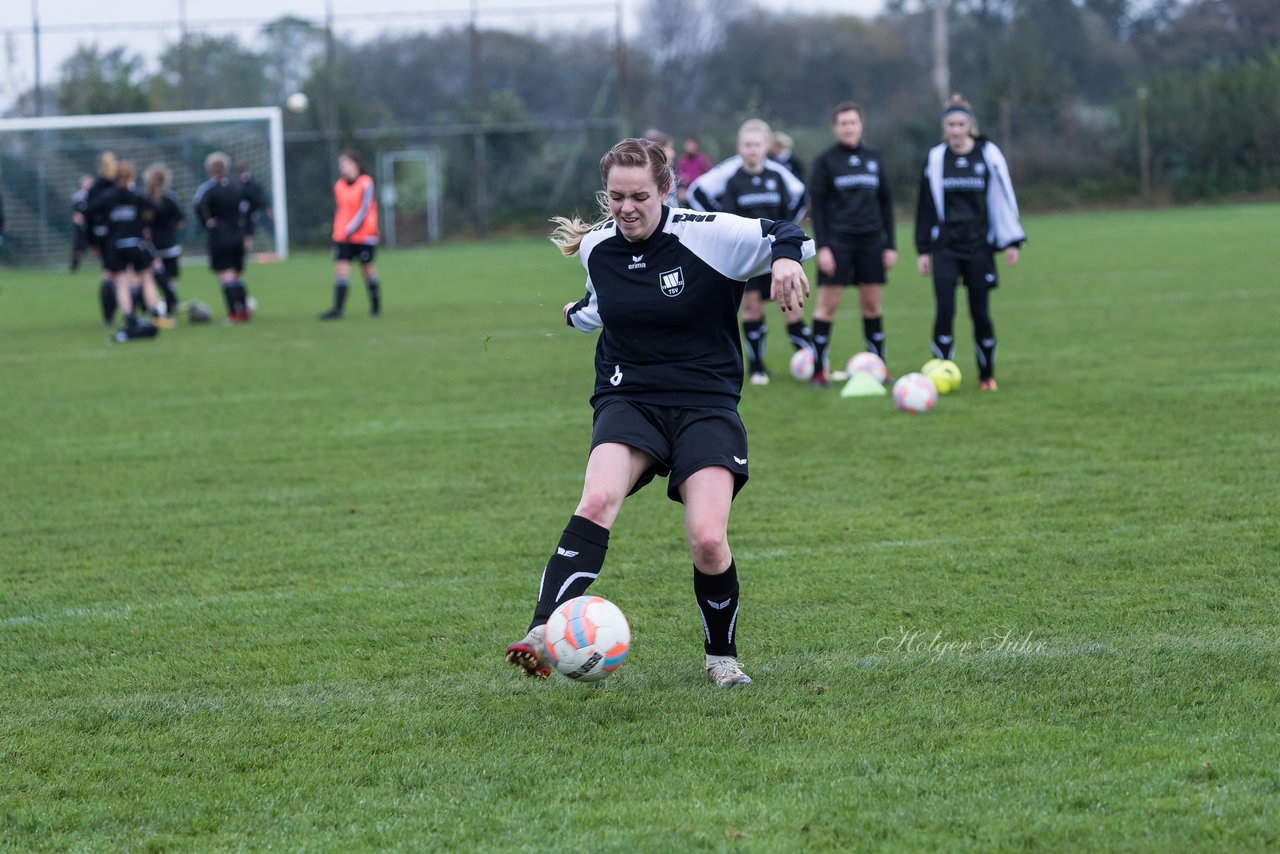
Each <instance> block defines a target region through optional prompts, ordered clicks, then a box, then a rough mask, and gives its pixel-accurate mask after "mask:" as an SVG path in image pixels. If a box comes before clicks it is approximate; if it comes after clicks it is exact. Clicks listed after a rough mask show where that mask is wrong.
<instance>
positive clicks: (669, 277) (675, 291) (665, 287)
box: [658, 267, 684, 297]
mask: <svg viewBox="0 0 1280 854" xmlns="http://www.w3.org/2000/svg"><path fill="white" fill-rule="evenodd" d="M658 285H659V287H661V288H662V292H663V293H664V294H666V295H667V296H669V297H678V296H680V294H681V293H682V292H683V291H684V270H683V269H682V268H680V267H676V268H675V269H674V270H668V271H667V272H665V273H663V274H662V275H660V276H659V277H658Z"/></svg>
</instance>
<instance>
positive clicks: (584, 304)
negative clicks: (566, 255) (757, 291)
mask: <svg viewBox="0 0 1280 854" xmlns="http://www.w3.org/2000/svg"><path fill="white" fill-rule="evenodd" d="M579 253H580V255H581V257H582V265H583V267H585V268H586V271H587V293H586V296H584V297H583V298H582V299H581V300H579V301H578V303H577V304H576V305H574V306H572V307H571V308H570V310H569V316H568V320H569V323H570V324H572V325H573V326H574V327H575V328H577V329H579V330H581V331H583V332H591V331H594V330H596V329H599V330H600V339H599V341H598V342H597V344H596V360H595V362H596V384H595V393H594V394H593V395H592V398H591V402H592V404H593V405H598V404H599V403H600V402H602V401H603V400H607V399H610V398H613V397H623V398H627V399H634V400H637V401H642V402H646V403H652V404H656V405H660V406H709V407H717V406H718V407H730V408H732V407H735V406H737V402H738V397H739V395H740V394H741V391H742V344H741V342H740V340H739V337H738V305H739V303H740V302H741V301H742V291H743V283H744V282H746V280H747V279H750V278H752V277H753V276H759V275H762V274H764V273H766V272H768V271H769V269H770V267H771V266H772V264H773V261H774V260H775V259H778V258H791V259H794V260H796V261H805V260H808V259H809V258H812V257H813V255H814V246H813V241H812V240H810V239H808V237H807V236H806V235H805V233H804V232H803V231H801V230H800V228H799V226H796V225H795V224H793V223H790V222H785V221H782V220H756V219H746V218H744V217H739V216H734V215H732V214H725V213H713V214H705V213H696V212H694V211H690V210H683V209H679V208H668V207H666V206H663V209H662V220H661V222H660V223H659V225H658V227H657V229H656V230H655V231H654V233H653V234H652V235H650V236H649V237H648V239H646V240H643V241H639V242H636V243H632V242H630V241H628V240H627V239H626V238H625V237H623V236H622V235H621V234H620V233H618V231H617V229H616V227H615V224H614V221H613V220H608V221H606V222H603V223H601V224H600V225H597V226H596V227H595V228H594V229H592V231H591V232H589V233H588V234H587V235H586V236H585V237H584V238H583V241H582V244H581V247H580V249H579Z"/></svg>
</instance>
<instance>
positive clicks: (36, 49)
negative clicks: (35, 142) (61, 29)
mask: <svg viewBox="0 0 1280 854" xmlns="http://www.w3.org/2000/svg"><path fill="white" fill-rule="evenodd" d="M31 47H32V53H33V54H34V55H35V64H36V68H35V71H36V93H35V94H36V116H37V118H38V117H40V116H43V115H44V95H43V93H42V90H41V86H40V0H31Z"/></svg>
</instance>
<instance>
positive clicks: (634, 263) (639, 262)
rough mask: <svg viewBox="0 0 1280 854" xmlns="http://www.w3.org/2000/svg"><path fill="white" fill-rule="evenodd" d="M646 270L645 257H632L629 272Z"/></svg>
mask: <svg viewBox="0 0 1280 854" xmlns="http://www.w3.org/2000/svg"><path fill="white" fill-rule="evenodd" d="M644 268H645V263H644V256H643V255H632V256H631V263H630V264H628V265H627V269H628V270H643V269H644Z"/></svg>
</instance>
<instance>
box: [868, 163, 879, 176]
mask: <svg viewBox="0 0 1280 854" xmlns="http://www.w3.org/2000/svg"><path fill="white" fill-rule="evenodd" d="M867 171H868V172H870V173H871V174H872V175H874V174H876V173H877V172H879V171H880V164H879V163H877V162H876V161H874V160H868V161H867Z"/></svg>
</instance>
